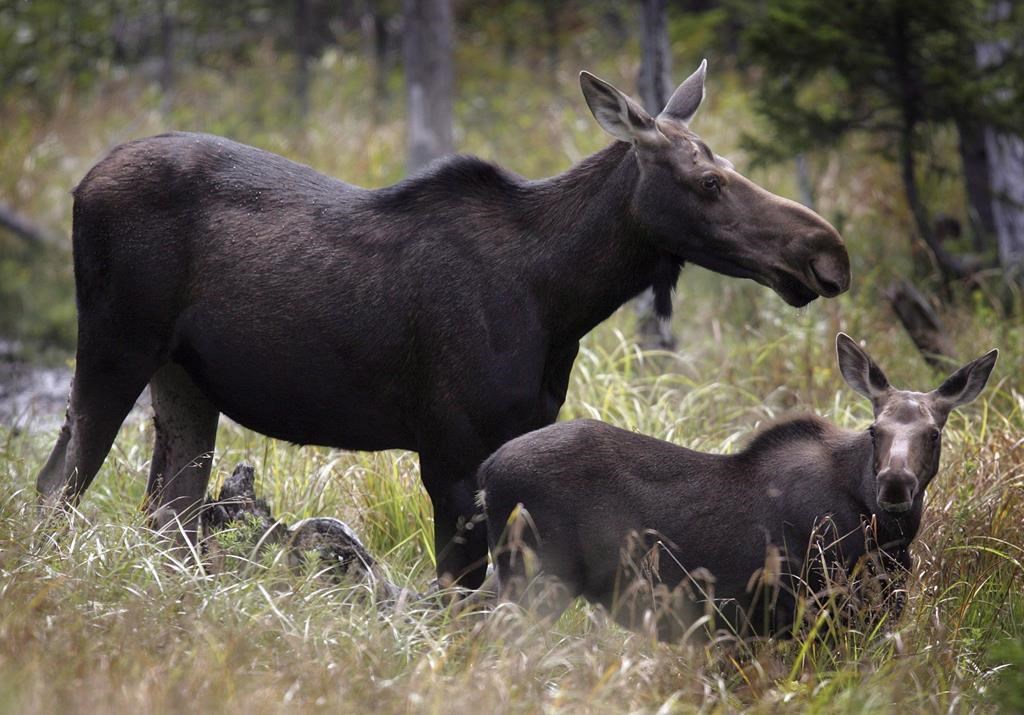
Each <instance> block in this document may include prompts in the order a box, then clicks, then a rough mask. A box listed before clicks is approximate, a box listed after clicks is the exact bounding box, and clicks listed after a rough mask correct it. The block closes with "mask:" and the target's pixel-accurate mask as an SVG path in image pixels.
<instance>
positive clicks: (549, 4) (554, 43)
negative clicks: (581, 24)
mask: <svg viewBox="0 0 1024 715" xmlns="http://www.w3.org/2000/svg"><path fill="white" fill-rule="evenodd" d="M562 4H563V3H562V0H542V2H541V5H542V6H543V10H544V34H545V38H544V42H545V45H546V46H545V54H546V55H547V58H548V79H550V80H551V82H554V81H555V72H556V71H557V70H558V63H559V60H560V58H561V54H562V47H561V38H560V37H559V32H558V15H559V12H560V11H561V9H562Z"/></svg>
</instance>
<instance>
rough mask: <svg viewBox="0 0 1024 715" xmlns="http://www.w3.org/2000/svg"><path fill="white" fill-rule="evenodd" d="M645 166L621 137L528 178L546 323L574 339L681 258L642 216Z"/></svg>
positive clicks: (533, 273) (560, 336)
mask: <svg viewBox="0 0 1024 715" xmlns="http://www.w3.org/2000/svg"><path fill="white" fill-rule="evenodd" d="M639 175H640V168H639V166H638V165H637V162H636V159H635V157H634V156H633V154H632V151H631V147H630V145H629V144H627V143H625V142H615V143H614V144H612V145H610V146H608V147H606V148H605V149H602V150H601V151H599V152H597V153H596V154H594V155H592V156H590V157H588V158H586V159H584V160H583V161H581V162H580V163H579V164H577V165H575V166H573V167H572V168H571V169H569V170H568V171H566V172H565V173H564V174H560V175H558V176H554V177H551V178H549V179H543V180H540V181H534V182H529V183H528V184H527V185H526V203H527V212H526V215H527V216H529V217H530V223H531V226H530V227H531V231H530V232H529V233H530V236H531V237H532V240H535V241H536V242H537V245H534V246H531V247H530V248H529V250H528V255H529V256H530V257H531V258H532V260H531V261H530V269H529V271H528V275H529V276H530V279H531V280H537V281H539V284H538V285H537V287H538V289H539V290H543V291H544V293H545V294H546V296H547V297H548V301H547V302H546V303H545V305H546V306H547V312H546V314H545V315H544V316H543V320H544V323H545V326H546V327H547V328H548V330H549V333H550V334H551V336H552V338H553V339H554V340H556V341H562V340H564V341H576V340H579V339H580V338H581V337H583V335H585V334H586V333H588V332H589V331H590V330H591V329H593V328H594V327H595V326H596V325H597V324H598V323H600V322H601V321H603V320H604V319H606V318H607V317H608V316H609V315H611V314H612V313H613V312H614V311H615V310H616V309H617V308H618V307H619V306H621V305H622V304H623V303H625V302H626V301H627V300H629V299H630V298H632V297H633V296H635V295H637V294H638V293H640V292H641V291H642V290H644V289H645V288H646V287H648V286H649V285H651V284H652V282H653V281H654V280H655V279H657V278H659V276H660V277H662V279H666V280H667V279H668V278H666V276H669V275H670V276H671V279H672V280H673V281H674V278H675V275H676V271H677V270H678V269H677V268H676V267H677V266H678V265H679V264H680V263H681V261H673V259H672V258H671V257H670V256H669V255H668V254H667V253H664V252H662V251H659V250H657V249H656V248H655V246H654V244H653V242H652V241H651V240H650V239H649V238H648V237H647V236H646V235H644V232H643V230H642V229H641V228H640V226H639V225H638V224H637V222H636V220H635V218H634V215H633V211H632V205H633V195H634V191H635V188H636V183H637V181H638V179H639Z"/></svg>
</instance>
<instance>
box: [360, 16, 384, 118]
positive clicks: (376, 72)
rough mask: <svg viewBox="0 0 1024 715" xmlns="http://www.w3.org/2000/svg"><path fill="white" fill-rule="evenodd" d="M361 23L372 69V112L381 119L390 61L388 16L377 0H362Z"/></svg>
mask: <svg viewBox="0 0 1024 715" xmlns="http://www.w3.org/2000/svg"><path fill="white" fill-rule="evenodd" d="M361 25H362V30H363V40H364V44H365V47H366V50H365V55H366V60H367V64H369V66H370V67H371V68H372V71H373V114H374V117H375V118H377V119H383V117H384V111H383V110H384V105H385V104H386V103H387V101H388V75H389V74H390V73H391V61H390V57H389V54H388V40H389V33H388V18H387V17H386V16H385V15H384V13H383V12H382V11H381V9H380V7H379V3H378V2H375V1H374V0H364V2H363V14H362V18H361Z"/></svg>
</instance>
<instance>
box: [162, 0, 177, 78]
mask: <svg viewBox="0 0 1024 715" xmlns="http://www.w3.org/2000/svg"><path fill="white" fill-rule="evenodd" d="M169 5H170V0H160V89H161V91H162V92H163V93H164V94H165V95H166V94H167V93H168V92H170V91H171V90H172V89H173V88H174V11H173V10H172V9H171V8H170V7H169Z"/></svg>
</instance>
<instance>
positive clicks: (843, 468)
mask: <svg viewBox="0 0 1024 715" xmlns="http://www.w3.org/2000/svg"><path fill="white" fill-rule="evenodd" d="M836 348H837V350H838V357H839V367H840V370H841V371H842V374H843V377H844V378H845V379H846V381H847V383H849V384H850V386H851V387H853V389H854V390H856V391H857V392H859V393H860V394H862V395H864V396H865V397H867V398H868V399H870V400H871V403H872V405H873V406H874V413H875V421H874V423H873V424H872V425H871V426H870V427H869V428H868V429H867V430H865V431H861V432H857V431H849V430H844V429H840V428H838V427H836V426H834V425H832V424H830V423H829V422H826V421H825V420H822V419H820V418H818V417H814V416H800V417H795V418H792V419H789V420H786V421H783V422H779V423H777V424H775V425H774V426H771V427H768V428H767V429H765V430H763V431H762V432H760V433H759V434H757V435H756V436H755V437H754V438H753V440H752V441H751V443H750V444H749V446H747V447H746V449H745V450H743V451H742V452H739V453H737V454H733V455H718V454H705V453H702V452H694V451H692V450H689V449H685V448H683V447H678V446H676V445H674V444H670V443H668V442H663V441H661V440H657V439H653V438H651V437H646V436H644V435H640V434H635V433H633V432H627V431H625V430H621V429H617V428H615V427H612V426H610V425H607V424H605V423H603V422H597V421H593V420H576V421H572V422H564V423H559V424H556V425H552V426H549V427H546V428H544V429H541V430H537V431H536V432H531V433H530V434H527V435H523V436H522V437H519V438H517V439H514V440H512V441H511V442H509V443H508V444H506V445H505V446H503V447H502V448H501V449H499V450H498V451H497V452H496V453H495V454H494V455H493V456H491V457H490V458H489V459H488V460H487V461H485V462H484V464H483V465H482V466H481V468H480V485H481V489H482V493H481V499H482V501H483V502H484V503H485V505H486V506H485V511H486V514H487V521H488V532H489V537H488V538H489V542H490V545H491V549H492V555H493V556H494V557H495V561H496V564H497V571H498V581H499V584H500V588H501V589H502V591H503V592H504V594H505V596H506V597H512V598H524V599H534V605H537V606H538V607H539V608H540V609H541V610H542V611H546V612H547V614H548V615H554V614H557V613H560V612H561V611H562V610H563V609H564V608H565V606H566V605H567V604H568V602H569V601H570V600H571V599H572V598H574V597H576V596H584V597H586V598H587V599H588V600H590V601H593V602H596V603H600V604H603V605H604V606H605V607H606V608H608V609H609V611H611V613H612V615H613V616H614V617H615V618H616V619H617V620H619V621H620V622H621V623H623V624H624V625H626V626H628V627H634V628H636V627H640V626H643V625H645V624H646V625H651V621H652V620H654V621H655V623H654V625H656V626H657V630H658V632H659V635H661V636H662V637H666V638H674V637H679V636H680V634H685V633H686V631H687V629H691V631H692V632H703V633H705V634H706V633H707V630H699V629H700V627H701V626H704V627H706V628H708V629H710V630H711V631H714V630H715V628H716V627H724V629H725V630H727V631H731V632H733V633H734V634H748V635H749V634H752V633H756V634H762V635H766V634H773V633H778V634H783V635H785V634H786V633H787V632H788V631H787V629H788V628H789V627H790V626H792V625H796V611H795V607H796V605H797V602H798V601H797V598H796V596H797V595H798V594H799V593H800V589H801V588H804V589H807V588H809V589H810V592H811V594H813V593H814V592H816V591H819V592H820V591H821V590H822V589H823V588H824V587H826V586H828V587H830V588H831V587H833V586H835V585H836V584H837V583H839V584H842V583H844V582H845V584H846V585H847V586H849V585H851V584H854V585H856V584H857V583H858V582H860V583H867V581H868V579H861V578H860V575H861V574H870V575H872V576H877V577H878V578H874V579H873V584H874V585H876V586H878V585H881V588H880V589H876V594H877V592H878V591H879V590H880V591H881V592H882V593H883V594H885V592H889V595H888V596H885V595H883V598H882V599H881V602H880V603H881V605H882V606H883V607H885V606H893V605H895V606H896V608H898V607H899V603H900V594H898V593H895V588H894V584H897V583H899V582H900V581H901V580H902V576H903V574H905V573H906V572H907V569H909V567H910V557H909V546H910V543H911V542H912V541H913V539H914V537H915V536H916V534H917V530H918V527H919V525H920V522H921V510H922V505H923V503H924V492H925V489H926V488H927V486H928V484H929V483H930V482H931V480H932V478H933V477H934V476H935V472H936V470H937V468H938V465H939V451H940V443H941V434H942V428H943V426H944V425H945V423H946V418H947V416H948V415H949V413H950V411H951V410H952V409H953V408H955V407H957V406H959V405H962V404H964V403H966V402H970V401H971V400H973V399H974V398H975V397H977V396H978V394H979V393H980V392H981V390H982V388H983V387H984V386H985V383H986V381H987V380H988V376H989V374H990V373H991V371H992V368H993V367H994V365H995V362H996V356H997V351H995V350H993V351H992V352H990V353H988V354H987V355H985V356H983V357H980V358H978V359H977V360H975V361H974V362H971V363H968V364H967V365H965V366H964V367H962V368H960V369H959V370H957V371H956V372H955V373H953V375H952V376H951V377H949V378H948V379H947V380H946V381H945V382H944V383H942V385H941V386H940V387H939V388H938V389H936V390H934V391H932V392H929V393H920V392H909V391H905V390H897V389H895V388H893V387H891V386H890V385H889V382H888V381H887V380H886V378H885V375H884V374H883V373H882V371H881V370H880V369H879V368H878V366H877V365H875V363H874V362H872V360H871V358H869V357H868V356H867V355H866V354H865V353H864V352H863V351H862V350H861V349H860V348H859V347H858V346H857V344H856V343H854V341H853V340H851V339H850V338H849V337H847V336H846V335H844V334H842V333H840V334H839V336H838V337H837V339H836ZM520 505H521V507H520ZM812 537H816V538H814V539H812ZM809 554H810V555H813V558H810V557H809V556H808V555H809ZM821 562H824V563H825V565H826V566H827V568H824V569H820V568H819V566H820V564H821ZM531 563H532V564H533V565H532V566H531ZM812 563H814V564H815V566H814V567H813V568H809V567H810V566H811V564H812ZM863 569H870V570H868V571H865V570H863ZM536 571H539V572H541V574H542V575H546V576H548V577H551V578H549V579H544V578H541V577H537V578H534V579H533V580H527V579H529V578H531V577H532V576H533V575H534V573H536ZM531 572H533V573H531ZM851 576H852V578H851ZM886 577H888V580H886ZM552 581H554V584H552V583H551V582H552ZM645 581H646V583H644V582H645ZM855 590H856V589H850V588H847V589H846V591H847V593H850V592H851V591H855ZM804 593H807V591H806V590H805V591H804ZM541 596H543V599H542V600H540V601H537V600H536V599H538V598H540V597H541ZM889 596H891V597H892V598H889ZM863 601H864V599H862V602H863ZM811 603H813V600H812V601H811ZM852 603H854V604H855V603H856V601H852ZM883 612H884V611H883ZM705 615H710V616H713V617H714V619H715V620H714V621H713V622H709V621H708V620H704V619H703V616H705ZM645 618H646V619H647V620H646V622H645V620H644V619H645Z"/></svg>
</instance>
